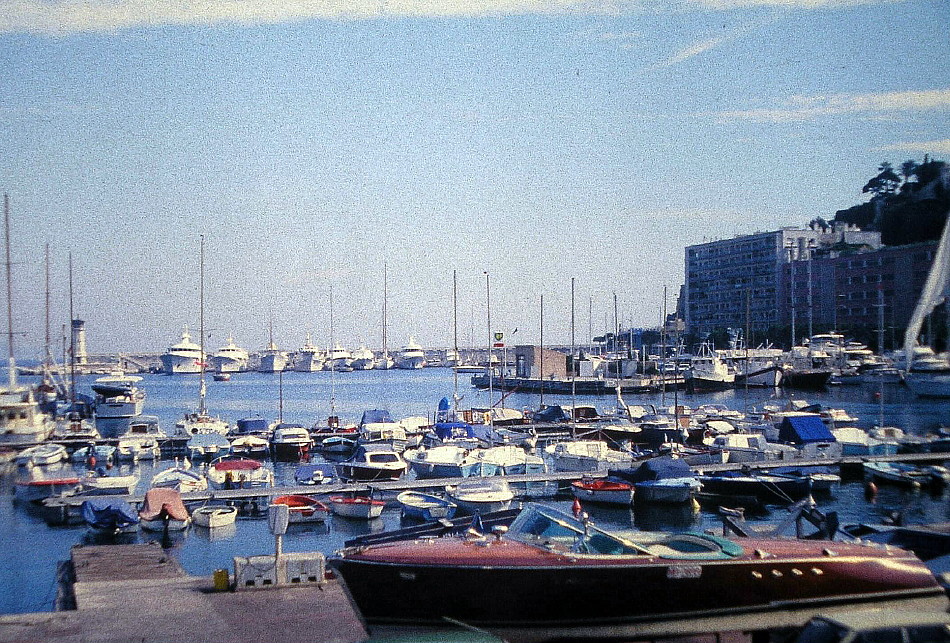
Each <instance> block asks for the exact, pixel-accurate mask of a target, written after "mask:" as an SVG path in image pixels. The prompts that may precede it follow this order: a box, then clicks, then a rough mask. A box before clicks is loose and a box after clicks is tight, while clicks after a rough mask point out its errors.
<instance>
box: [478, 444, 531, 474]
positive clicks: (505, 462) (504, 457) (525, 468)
mask: <svg viewBox="0 0 950 643" xmlns="http://www.w3.org/2000/svg"><path fill="white" fill-rule="evenodd" d="M475 457H476V458H477V459H478V461H479V462H481V463H482V467H483V468H482V470H481V474H480V475H500V476H511V475H516V476H517V475H525V474H528V473H547V465H546V464H545V462H544V459H543V458H542V457H541V456H538V455H534V454H533V453H528V452H527V451H525V450H524V449H522V448H521V447H518V446H515V445H513V444H505V445H500V446H494V447H489V448H487V449H479V450H478V451H476V452H475Z"/></svg>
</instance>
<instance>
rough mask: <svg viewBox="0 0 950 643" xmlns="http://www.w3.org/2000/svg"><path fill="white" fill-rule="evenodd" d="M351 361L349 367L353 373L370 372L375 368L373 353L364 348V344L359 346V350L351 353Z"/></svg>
mask: <svg viewBox="0 0 950 643" xmlns="http://www.w3.org/2000/svg"><path fill="white" fill-rule="evenodd" d="M352 357H353V361H352V362H350V365H351V366H352V367H353V370H354V371H370V370H372V369H373V367H374V366H376V356H375V355H374V354H373V351H371V350H370V349H368V348H366V344H361V345H360V347H359V348H357V349H356V350H355V351H353V355H352Z"/></svg>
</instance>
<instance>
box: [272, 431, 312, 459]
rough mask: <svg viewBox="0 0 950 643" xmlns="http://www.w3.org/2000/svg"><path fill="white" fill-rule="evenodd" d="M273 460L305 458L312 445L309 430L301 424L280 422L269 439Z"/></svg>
mask: <svg viewBox="0 0 950 643" xmlns="http://www.w3.org/2000/svg"><path fill="white" fill-rule="evenodd" d="M270 446H271V449H272V450H273V452H274V459H275V460H288V461H299V460H306V459H307V456H308V455H309V454H310V447H312V446H313V439H312V438H311V437H310V432H309V431H308V430H307V429H306V428H305V427H304V426H303V425H302V424H290V423H286V422H284V423H280V424H278V425H277V426H276V427H274V435H273V437H272V438H271V441H270Z"/></svg>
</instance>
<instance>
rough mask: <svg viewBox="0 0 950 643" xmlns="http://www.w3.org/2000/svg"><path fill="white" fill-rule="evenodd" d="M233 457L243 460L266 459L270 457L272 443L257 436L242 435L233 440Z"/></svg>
mask: <svg viewBox="0 0 950 643" xmlns="http://www.w3.org/2000/svg"><path fill="white" fill-rule="evenodd" d="M231 455H234V456H239V457H242V458H257V459H260V458H266V457H267V456H268V455H270V442H269V441H268V440H267V439H266V438H262V437H259V436H256V435H241V436H238V437H236V438H234V439H233V440H231Z"/></svg>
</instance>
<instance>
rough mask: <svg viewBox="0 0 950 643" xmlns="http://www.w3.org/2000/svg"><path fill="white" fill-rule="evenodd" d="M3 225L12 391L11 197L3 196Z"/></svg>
mask: <svg viewBox="0 0 950 643" xmlns="http://www.w3.org/2000/svg"><path fill="white" fill-rule="evenodd" d="M3 223H4V228H5V239H6V253H7V254H6V256H7V350H8V358H7V362H8V370H9V372H8V374H7V377H8V380H7V384H8V386H9V387H10V390H11V391H12V390H13V389H15V388H16V360H15V359H14V358H13V283H12V277H11V273H12V272H13V262H11V261H10V197H9V196H8V195H7V194H6V193H4V195H3Z"/></svg>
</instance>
